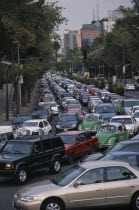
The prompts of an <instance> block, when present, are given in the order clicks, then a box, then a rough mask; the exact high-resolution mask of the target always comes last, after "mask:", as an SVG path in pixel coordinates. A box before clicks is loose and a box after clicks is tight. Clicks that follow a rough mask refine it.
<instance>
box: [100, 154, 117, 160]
mask: <svg viewBox="0 0 139 210" xmlns="http://www.w3.org/2000/svg"><path fill="white" fill-rule="evenodd" d="M113 158H114V157H113V155H110V154H107V155H104V156H103V157H100V158H99V160H113Z"/></svg>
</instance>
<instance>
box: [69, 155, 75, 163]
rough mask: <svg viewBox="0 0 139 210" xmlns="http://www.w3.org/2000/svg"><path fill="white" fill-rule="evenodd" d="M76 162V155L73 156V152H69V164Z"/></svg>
mask: <svg viewBox="0 0 139 210" xmlns="http://www.w3.org/2000/svg"><path fill="white" fill-rule="evenodd" d="M73 162H74V156H73V154H72V153H71V154H69V156H68V164H72V163H73Z"/></svg>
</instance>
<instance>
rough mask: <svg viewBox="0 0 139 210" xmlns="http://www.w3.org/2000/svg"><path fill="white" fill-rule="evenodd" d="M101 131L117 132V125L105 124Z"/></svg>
mask: <svg viewBox="0 0 139 210" xmlns="http://www.w3.org/2000/svg"><path fill="white" fill-rule="evenodd" d="M99 132H114V133H115V132H116V126H114V125H103V126H100V128H99Z"/></svg>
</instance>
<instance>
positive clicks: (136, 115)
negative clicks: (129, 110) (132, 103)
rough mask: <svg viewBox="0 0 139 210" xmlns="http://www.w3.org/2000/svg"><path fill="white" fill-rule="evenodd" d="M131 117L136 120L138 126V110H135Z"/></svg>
mask: <svg viewBox="0 0 139 210" xmlns="http://www.w3.org/2000/svg"><path fill="white" fill-rule="evenodd" d="M132 116H133V117H134V118H135V119H136V121H137V122H138V124H139V110H136V111H135V112H134V113H133V114H132Z"/></svg>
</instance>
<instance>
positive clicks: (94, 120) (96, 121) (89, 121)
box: [78, 114, 104, 131]
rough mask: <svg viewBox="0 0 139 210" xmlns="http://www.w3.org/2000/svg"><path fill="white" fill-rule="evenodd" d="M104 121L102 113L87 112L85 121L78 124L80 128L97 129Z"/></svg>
mask: <svg viewBox="0 0 139 210" xmlns="http://www.w3.org/2000/svg"><path fill="white" fill-rule="evenodd" d="M103 123H104V119H103V117H102V116H101V114H87V115H85V117H84V120H83V123H82V124H80V125H79V126H78V130H79V131H81V130H93V131H97V130H98V129H99V127H100V125H102V124H103Z"/></svg>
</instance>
